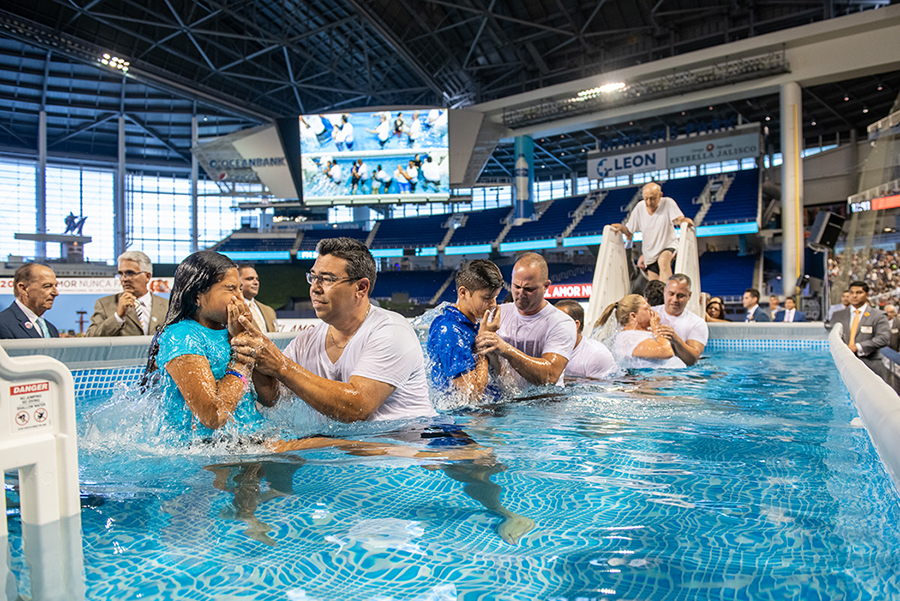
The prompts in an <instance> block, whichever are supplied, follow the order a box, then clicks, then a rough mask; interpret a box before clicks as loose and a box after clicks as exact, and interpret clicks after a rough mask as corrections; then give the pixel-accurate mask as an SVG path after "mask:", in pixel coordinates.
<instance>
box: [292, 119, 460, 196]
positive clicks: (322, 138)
mask: <svg viewBox="0 0 900 601" xmlns="http://www.w3.org/2000/svg"><path fill="white" fill-rule="evenodd" d="M447 117H448V115H447V109H438V108H434V109H428V108H425V109H415V110H413V109H410V110H400V109H397V110H391V111H379V112H369V113H361V112H354V113H332V114H324V115H303V116H301V117H300V123H299V126H300V156H301V160H302V164H303V200H304V202H305V203H306V204H308V205H316V204H319V205H322V204H369V203H382V202H390V203H400V202H440V201H444V200H447V199H449V198H450V158H449V157H450V154H449V150H450V144H449V134H448V128H447Z"/></svg>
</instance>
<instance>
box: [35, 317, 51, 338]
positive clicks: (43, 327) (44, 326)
mask: <svg viewBox="0 0 900 601" xmlns="http://www.w3.org/2000/svg"><path fill="white" fill-rule="evenodd" d="M37 325H38V328H39V329H40V330H41V336H43V337H44V338H50V329H49V328H47V322H46V321H44V318H43V317H38V318H37Z"/></svg>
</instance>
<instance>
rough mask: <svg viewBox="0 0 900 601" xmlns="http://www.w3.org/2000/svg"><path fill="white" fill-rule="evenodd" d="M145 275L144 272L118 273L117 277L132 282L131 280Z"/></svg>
mask: <svg viewBox="0 0 900 601" xmlns="http://www.w3.org/2000/svg"><path fill="white" fill-rule="evenodd" d="M142 273H144V272H143V271H131V270H129V271H117V272H116V277H117V278H119V279H120V280H130V279H131V278H134V277H137V276H139V275H141V274H142Z"/></svg>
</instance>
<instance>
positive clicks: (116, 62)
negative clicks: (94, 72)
mask: <svg viewBox="0 0 900 601" xmlns="http://www.w3.org/2000/svg"><path fill="white" fill-rule="evenodd" d="M98 60H99V61H100V63H101V64H103V65H106V66H108V67H112V68H114V69H118V70H119V71H122V72H123V73H127V72H128V67H130V66H131V63H130V62H128V61H127V60H125V59H124V58H119V57H118V56H112V55H111V54H109V53H104V54H103V56H101V57H100V58H99V59H98Z"/></svg>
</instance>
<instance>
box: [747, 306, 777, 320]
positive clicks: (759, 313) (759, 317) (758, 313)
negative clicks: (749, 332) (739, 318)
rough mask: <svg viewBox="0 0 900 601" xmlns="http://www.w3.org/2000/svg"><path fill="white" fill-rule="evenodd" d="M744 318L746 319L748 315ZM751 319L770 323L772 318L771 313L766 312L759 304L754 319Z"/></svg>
mask: <svg viewBox="0 0 900 601" xmlns="http://www.w3.org/2000/svg"><path fill="white" fill-rule="evenodd" d="M744 319H745V320H746V317H745V318H744ZM750 321H755V322H756V323H769V322H770V321H772V320H771V319H769V314H768V313H766V312H765V310H763V308H762V307H761V306H760V305H757V306H756V311H754V312H753V319H751V320H750Z"/></svg>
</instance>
